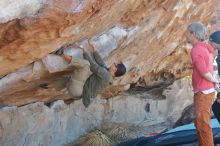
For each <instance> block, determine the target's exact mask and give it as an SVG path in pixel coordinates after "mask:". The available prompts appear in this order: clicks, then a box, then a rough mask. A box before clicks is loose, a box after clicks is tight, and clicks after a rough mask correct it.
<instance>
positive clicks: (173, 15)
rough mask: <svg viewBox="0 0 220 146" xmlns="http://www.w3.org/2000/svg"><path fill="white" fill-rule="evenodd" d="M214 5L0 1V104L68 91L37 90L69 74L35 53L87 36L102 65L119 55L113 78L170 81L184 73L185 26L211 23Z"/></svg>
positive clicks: (141, 0) (47, 98)
mask: <svg viewBox="0 0 220 146" xmlns="http://www.w3.org/2000/svg"><path fill="white" fill-rule="evenodd" d="M217 6H218V4H217V1H216V0H208V1H207V0H206V1H205V0H200V1H197V0H182V1H175V0H172V1H170V0H157V1H149V0H126V1H122V0H120V1H118V0H111V1H104V0H80V1H79V0H65V1H58V0H37V1H32V0H25V1H20V0H19V1H6V0H3V1H1V3H0V7H1V11H0V14H1V16H0V22H2V24H0V68H1V70H0V76H1V77H3V78H2V79H1V80H0V104H1V105H24V104H28V103H31V102H36V101H44V102H51V101H55V100H57V99H69V98H70V97H68V96H67V95H66V94H65V93H66V92H65V93H63V92H57V91H54V90H51V91H50V90H48V91H45V90H41V89H39V88H38V85H39V84H40V83H44V82H52V81H54V80H56V79H58V78H59V77H61V76H63V75H65V74H68V73H70V72H68V71H63V72H53V73H51V72H50V70H48V68H46V67H47V66H46V65H45V62H43V63H42V61H41V59H42V58H44V57H46V56H47V55H48V54H49V53H51V52H53V51H55V50H57V49H59V48H60V47H61V46H63V45H67V44H69V43H71V42H82V43H84V44H85V42H84V40H85V39H86V38H92V37H93V39H94V40H95V41H96V44H97V46H98V49H99V51H100V52H101V53H102V55H103V56H105V57H106V61H107V62H108V64H111V63H113V62H114V61H123V62H124V63H125V64H126V66H127V67H128V73H127V74H126V76H124V77H123V78H120V79H118V80H117V81H116V82H115V84H121V85H126V84H130V83H137V84H138V85H141V86H147V87H151V86H157V85H160V84H163V83H170V82H173V80H175V79H179V78H181V77H183V76H186V75H188V74H189V73H190V68H191V66H190V61H189V56H188V52H189V50H188V49H187V48H188V47H187V46H186V44H185V30H186V27H187V25H188V24H189V23H190V22H192V21H202V22H203V23H205V24H208V23H209V24H211V25H214V24H217V22H218V17H217V18H216V19H213V16H215V15H217V14H218V13H219V12H218V9H217ZM33 7H34V8H33ZM210 10H212V11H210ZM15 18H20V19H15ZM74 50H75V51H74ZM74 50H71V51H67V52H69V53H70V54H72V55H73V56H74V57H76V56H77V57H78V58H80V56H81V55H80V51H78V50H77V49H74ZM39 59H40V60H39ZM37 60H39V61H37ZM34 61H36V62H34ZM47 64H48V63H47ZM49 64H51V62H50V63H49ZM52 64H54V62H53V63H52ZM45 66H46V67H45ZM12 72H13V73H12ZM5 75H7V76H5ZM4 76H5V77H4Z"/></svg>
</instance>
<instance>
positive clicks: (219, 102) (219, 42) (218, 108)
mask: <svg viewBox="0 0 220 146" xmlns="http://www.w3.org/2000/svg"><path fill="white" fill-rule="evenodd" d="M209 42H210V44H211V45H212V46H213V48H214V49H217V50H218V56H217V59H216V63H217V67H218V75H220V31H216V32H214V33H212V34H211V35H210V37H209ZM212 111H213V113H214V115H215V117H216V119H217V120H218V122H219V123H220V92H219V91H218V94H217V99H216V100H215V102H214V104H213V105H212Z"/></svg>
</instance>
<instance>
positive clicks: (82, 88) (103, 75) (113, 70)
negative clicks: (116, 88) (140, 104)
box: [40, 40, 126, 107]
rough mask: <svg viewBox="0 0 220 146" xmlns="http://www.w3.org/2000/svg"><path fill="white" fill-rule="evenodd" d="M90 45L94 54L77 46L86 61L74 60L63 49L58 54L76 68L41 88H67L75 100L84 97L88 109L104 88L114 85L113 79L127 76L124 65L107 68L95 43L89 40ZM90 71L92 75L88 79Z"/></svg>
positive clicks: (114, 64)
mask: <svg viewBox="0 0 220 146" xmlns="http://www.w3.org/2000/svg"><path fill="white" fill-rule="evenodd" d="M88 44H89V45H90V46H91V47H92V50H93V51H92V53H90V52H89V51H88V49H87V48H85V47H83V46H82V45H79V44H76V46H77V47H78V48H80V49H82V51H83V57H84V59H85V60H83V59H74V58H72V57H71V56H68V55H66V54H64V53H63V51H62V49H61V50H59V51H58V52H57V53H56V54H57V55H59V56H61V57H63V58H64V60H66V61H67V62H68V63H69V64H70V65H72V66H74V71H73V73H72V75H71V76H70V77H63V78H61V79H58V80H57V81H56V82H54V84H53V85H51V84H47V83H45V84H41V85H40V87H42V88H45V89H48V88H51V87H54V88H55V89H56V90H59V91H60V90H62V89H63V88H65V87H66V88H67V90H68V92H69V95H70V96H71V97H72V98H73V99H81V97H82V101H83V104H84V105H85V106H86V107H88V106H89V104H90V103H91V102H92V100H93V99H94V98H95V97H96V96H97V95H98V94H99V93H100V92H101V91H102V90H103V89H104V88H106V87H107V86H109V85H111V84H112V83H113V77H120V76H122V75H124V74H125V72H126V67H125V66H124V64H123V63H113V64H112V65H111V66H110V67H109V68H107V66H106V64H105V63H104V61H103V59H102V58H101V56H100V55H99V53H98V51H97V49H96V47H95V44H94V42H93V41H92V40H89V41H88ZM89 70H90V71H91V72H92V74H91V75H90V76H89V77H88V74H89V72H90V71H89ZM87 77H88V78H87Z"/></svg>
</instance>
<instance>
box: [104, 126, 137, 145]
mask: <svg viewBox="0 0 220 146" xmlns="http://www.w3.org/2000/svg"><path fill="white" fill-rule="evenodd" d="M139 130H140V127H139V126H136V125H132V124H127V123H111V124H108V125H106V126H105V128H103V129H102V131H103V133H105V134H106V135H107V136H108V137H109V138H111V139H112V140H114V141H116V142H117V143H118V142H122V141H126V140H129V139H131V138H136V134H137V132H138V131H139Z"/></svg>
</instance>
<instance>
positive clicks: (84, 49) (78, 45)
mask: <svg viewBox="0 0 220 146" xmlns="http://www.w3.org/2000/svg"><path fill="white" fill-rule="evenodd" d="M75 45H76V47H78V48H80V49H82V50H83V52H84V53H87V52H88V50H87V48H85V47H83V46H82V45H80V44H79V43H75Z"/></svg>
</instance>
